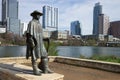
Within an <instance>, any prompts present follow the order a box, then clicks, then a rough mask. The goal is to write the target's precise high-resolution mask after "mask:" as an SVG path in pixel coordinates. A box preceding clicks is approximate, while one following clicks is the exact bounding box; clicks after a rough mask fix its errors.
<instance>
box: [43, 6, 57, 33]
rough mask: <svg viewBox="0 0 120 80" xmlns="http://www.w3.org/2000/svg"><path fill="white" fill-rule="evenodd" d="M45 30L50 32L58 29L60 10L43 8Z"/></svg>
mask: <svg viewBox="0 0 120 80" xmlns="http://www.w3.org/2000/svg"><path fill="white" fill-rule="evenodd" d="M43 28H44V29H49V30H50V31H55V30H57V29H58V8H54V7H51V6H43Z"/></svg>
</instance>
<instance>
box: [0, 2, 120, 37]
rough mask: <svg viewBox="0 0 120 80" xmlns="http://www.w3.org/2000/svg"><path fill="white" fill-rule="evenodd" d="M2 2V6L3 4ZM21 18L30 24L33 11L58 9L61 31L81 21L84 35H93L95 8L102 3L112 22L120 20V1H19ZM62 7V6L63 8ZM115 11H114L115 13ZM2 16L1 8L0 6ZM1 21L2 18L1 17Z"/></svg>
mask: <svg viewBox="0 0 120 80" xmlns="http://www.w3.org/2000/svg"><path fill="white" fill-rule="evenodd" d="M1 1H2V0H0V4H1ZM18 1H19V18H20V19H21V21H22V22H26V23H28V22H29V21H30V20H31V16H30V13H31V12H32V11H33V10H40V11H42V7H43V6H44V5H49V6H53V7H57V8H58V9H59V29H64V30H65V29H67V30H70V22H71V21H74V20H79V21H80V22H81V24H82V26H81V28H82V34H83V35H85V34H92V30H93V7H94V4H95V3H97V2H100V4H101V5H103V12H104V13H105V14H107V15H108V16H109V17H110V21H118V20H120V17H119V14H120V11H119V10H120V8H119V5H120V1H119V0H114V2H113V1H110V0H92V1H90V0H59V1H58V0H57V1H56V0H50V1H49V0H41V1H38V0H37V1H36V0H31V1H29V0H18ZM61 5H62V6H61ZM113 10H114V11H113ZM0 15H1V6H0ZM0 19H1V16H0Z"/></svg>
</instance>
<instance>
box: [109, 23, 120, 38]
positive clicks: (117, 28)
mask: <svg viewBox="0 0 120 80" xmlns="http://www.w3.org/2000/svg"><path fill="white" fill-rule="evenodd" d="M109 35H113V37H117V38H120V21H113V22H110V28H109Z"/></svg>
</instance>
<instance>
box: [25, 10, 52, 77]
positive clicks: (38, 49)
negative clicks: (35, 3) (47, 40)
mask: <svg viewBox="0 0 120 80" xmlns="http://www.w3.org/2000/svg"><path fill="white" fill-rule="evenodd" d="M42 15H43V14H42V13H40V12H39V11H34V12H32V13H31V16H32V18H33V19H32V20H31V21H30V22H29V24H28V28H27V34H26V36H27V39H26V43H27V53H26V58H27V59H28V58H29V56H31V61H32V68H33V73H34V74H35V75H41V71H42V72H43V73H52V71H51V70H50V69H49V67H48V54H47V51H46V49H45V47H44V43H43V30H42V26H41V24H40V22H39V18H40V16H42ZM39 58H40V63H39V65H38V66H37V62H36V61H37V59H39Z"/></svg>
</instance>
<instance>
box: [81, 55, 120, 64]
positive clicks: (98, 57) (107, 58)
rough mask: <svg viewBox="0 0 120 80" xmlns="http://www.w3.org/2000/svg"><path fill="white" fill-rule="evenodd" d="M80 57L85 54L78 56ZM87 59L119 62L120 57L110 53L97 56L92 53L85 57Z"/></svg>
mask: <svg viewBox="0 0 120 80" xmlns="http://www.w3.org/2000/svg"><path fill="white" fill-rule="evenodd" d="M80 58H85V56H80ZM87 59H92V60H100V61H107V62H116V63H120V57H116V56H114V55H111V56H98V55H93V56H92V57H90V58H87Z"/></svg>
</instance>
